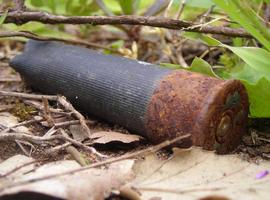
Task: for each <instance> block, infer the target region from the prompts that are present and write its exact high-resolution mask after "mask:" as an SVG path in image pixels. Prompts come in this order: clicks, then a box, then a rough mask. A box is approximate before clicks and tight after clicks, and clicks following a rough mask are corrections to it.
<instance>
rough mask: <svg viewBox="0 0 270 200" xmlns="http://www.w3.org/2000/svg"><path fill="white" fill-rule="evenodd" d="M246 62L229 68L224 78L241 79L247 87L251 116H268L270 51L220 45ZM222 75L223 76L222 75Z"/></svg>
mask: <svg viewBox="0 0 270 200" xmlns="http://www.w3.org/2000/svg"><path fill="white" fill-rule="evenodd" d="M222 46H224V47H226V48H228V49H230V50H231V51H232V52H233V53H235V54H236V55H237V56H239V57H240V58H241V59H242V60H243V61H244V62H245V63H246V64H245V65H241V64H240V65H238V66H235V67H233V68H231V69H230V71H229V72H228V74H227V75H229V77H226V78H234V79H239V80H241V81H242V82H243V83H244V85H245V86H246V88H247V91H248V95H249V101H250V116H251V117H257V118H259V117H268V118H269V117H270V104H269V102H270V92H269V91H270V62H269V61H270V52H268V51H266V50H264V49H262V48H255V47H231V46H228V45H222ZM223 77H224V76H223Z"/></svg>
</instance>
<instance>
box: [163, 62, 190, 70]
mask: <svg viewBox="0 0 270 200" xmlns="http://www.w3.org/2000/svg"><path fill="white" fill-rule="evenodd" d="M160 65H161V66H163V67H166V68H168V69H185V68H184V67H181V66H180V65H178V64H172V63H160Z"/></svg>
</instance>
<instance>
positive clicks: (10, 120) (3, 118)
mask: <svg viewBox="0 0 270 200" xmlns="http://www.w3.org/2000/svg"><path fill="white" fill-rule="evenodd" d="M18 123H19V121H18V118H17V117H15V116H14V115H12V114H10V113H8V112H1V113H0V130H1V129H5V128H8V127H12V126H14V125H17V124H18ZM14 130H16V131H18V132H23V133H30V131H29V129H28V128H27V127H25V126H18V127H16V128H14Z"/></svg>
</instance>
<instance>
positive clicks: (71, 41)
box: [0, 31, 121, 54]
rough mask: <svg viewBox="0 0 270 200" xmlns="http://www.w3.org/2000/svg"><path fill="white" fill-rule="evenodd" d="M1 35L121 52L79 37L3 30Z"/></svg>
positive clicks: (0, 36)
mask: <svg viewBox="0 0 270 200" xmlns="http://www.w3.org/2000/svg"><path fill="white" fill-rule="evenodd" d="M3 37H24V38H28V39H33V40H38V41H58V42H64V43H67V44H74V45H81V46H85V47H87V48H99V49H106V50H109V51H111V52H114V53H118V54H121V52H119V51H118V50H116V49H112V48H109V47H106V46H103V45H100V44H96V43H92V42H87V41H84V40H79V39H63V38H55V37H45V36H40V35H36V34H34V33H32V32H29V31H3V32H0V38H3Z"/></svg>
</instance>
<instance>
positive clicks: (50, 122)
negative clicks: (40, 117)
mask: <svg viewBox="0 0 270 200" xmlns="http://www.w3.org/2000/svg"><path fill="white" fill-rule="evenodd" d="M42 102H43V107H44V109H43V113H44V118H45V119H46V121H47V122H48V125H49V126H50V127H52V126H54V120H53V118H52V115H51V112H50V107H49V101H48V99H45V98H43V99H42Z"/></svg>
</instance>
